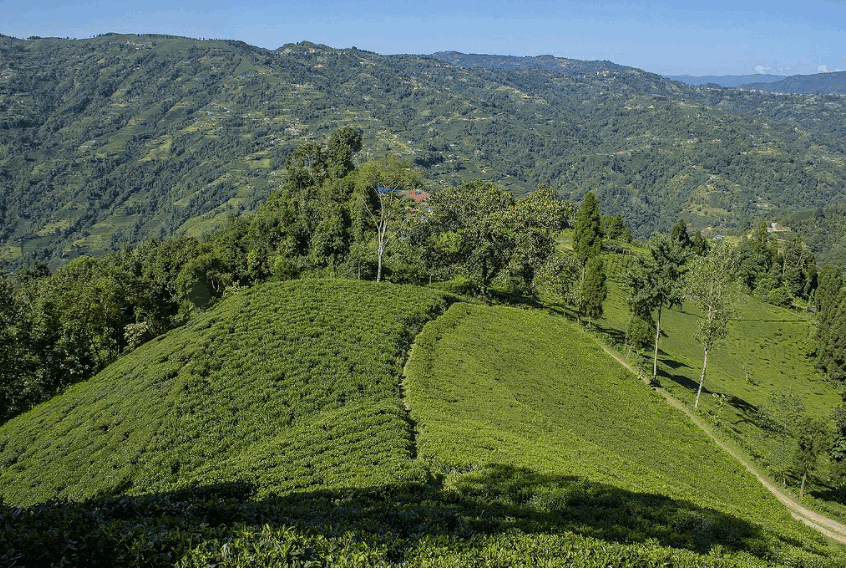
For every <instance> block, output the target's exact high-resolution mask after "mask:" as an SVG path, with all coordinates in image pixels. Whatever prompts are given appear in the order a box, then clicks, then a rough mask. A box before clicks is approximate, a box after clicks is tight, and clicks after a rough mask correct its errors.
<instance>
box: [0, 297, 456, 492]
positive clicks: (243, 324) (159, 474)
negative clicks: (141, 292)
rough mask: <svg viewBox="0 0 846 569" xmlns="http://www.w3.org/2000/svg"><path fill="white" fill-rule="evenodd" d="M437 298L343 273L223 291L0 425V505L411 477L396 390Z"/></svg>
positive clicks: (440, 306) (442, 302) (437, 308)
mask: <svg viewBox="0 0 846 569" xmlns="http://www.w3.org/2000/svg"><path fill="white" fill-rule="evenodd" d="M447 304H448V300H447V297H446V296H445V295H444V294H442V293H437V292H434V291H430V290H426V289H421V288H403V287H397V286H379V285H373V284H370V283H362V282H355V281H331V280H330V281H322V280H313V281H312V280H304V281H296V282H290V283H275V284H268V285H264V286H261V287H256V288H254V289H249V290H246V291H244V292H241V293H238V294H237V295H233V296H231V297H229V298H227V299H225V300H224V301H223V302H221V303H220V305H219V306H216V307H215V309H214V310H212V311H209V312H208V313H205V314H203V315H202V316H200V317H198V318H196V319H194V320H192V321H191V323H190V324H188V325H187V326H185V327H183V328H180V329H177V330H175V331H173V332H171V333H169V334H167V335H165V336H161V337H159V338H157V339H155V340H152V341H150V342H147V343H146V344H145V345H144V346H142V347H141V348H139V349H138V350H136V351H134V352H132V353H131V354H130V355H128V356H126V357H124V358H121V359H119V360H118V361H117V362H116V363H115V364H113V365H111V366H109V367H108V368H107V369H106V370H104V371H103V372H102V373H100V374H98V375H97V376H95V377H94V378H93V379H91V380H90V381H87V382H84V383H82V384H79V385H77V386H74V387H72V388H70V389H68V390H67V392H66V393H64V394H63V395H61V396H58V397H56V398H54V399H52V400H50V401H48V402H47V403H45V404H43V405H41V406H39V407H37V408H36V409H34V410H33V411H32V412H31V413H28V414H26V415H25V416H22V417H20V418H18V419H16V420H12V421H10V422H9V423H8V424H6V425H4V426H3V427H2V430H0V449H2V450H0V463H2V464H3V465H4V469H3V472H2V474H0V487H2V494H3V496H5V499H6V500H7V501H8V502H9V503H13V504H32V503H35V502H39V501H44V500H48V499H50V498H61V499H72V500H84V499H86V498H90V497H92V496H94V495H97V494H98V493H103V492H112V491H119V492H121V493H124V492H129V493H130V494H140V493H149V492H158V491H164V490H171V489H173V488H176V487H182V486H185V485H203V484H210V483H218V482H221V481H231V480H232V479H233V473H237V474H236V476H237V477H238V478H239V479H242V480H249V481H250V482H252V483H255V484H258V485H259V487H260V488H261V489H262V494H261V495H264V494H266V493H269V492H277V493H278V492H284V491H291V490H293V489H302V488H309V487H312V486H315V485H316V486H321V487H336V486H353V487H362V486H368V485H371V484H376V483H377V482H379V483H389V482H395V481H397V480H402V479H404V478H405V477H406V476H412V470H411V466H410V463H409V461H408V460H407V459H408V450H407V446H408V445H409V427H408V423H407V418H406V417H405V411H404V410H403V409H402V407H401V405H400V401H399V399H398V398H397V390H398V385H399V377H400V373H401V370H402V365H403V362H404V360H405V357H406V354H405V352H406V350H407V347H408V345H409V342H410V341H411V339H412V338H413V336H414V333H415V330H416V329H417V328H419V326H420V325H421V324H422V323H423V322H424V321H425V320H427V319H428V318H431V317H432V316H433V315H434V314H437V313H438V312H441V311H443V310H444V307H445V306H446V305H447Z"/></svg>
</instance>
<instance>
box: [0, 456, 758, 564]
mask: <svg viewBox="0 0 846 569" xmlns="http://www.w3.org/2000/svg"><path fill="white" fill-rule="evenodd" d="M0 513H2V516H3V518H4V519H0V527H3V524H9V525H6V527H7V530H8V528H9V527H11V528H13V529H12V531H11V532H10V531H7V532H6V535H7V538H6V539H7V540H9V541H7V543H5V544H2V548H0V555H2V553H3V551H4V548H5V549H6V550H7V553H6V556H5V557H0V562H2V563H4V564H14V565H38V566H47V565H51V564H70V565H79V564H82V565H89V566H92V565H117V566H125V565H173V564H174V563H177V562H179V560H180V559H183V557H184V556H185V555H188V554H191V555H194V554H195V550H192V549H191V548H192V547H193V548H197V547H198V546H199V545H200V544H205V545H203V547H207V548H209V547H211V548H212V549H213V548H218V549H219V548H220V547H221V544H224V543H230V542H232V543H237V537H238V536H240V535H243V534H244V533H245V532H246V533H247V534H250V535H259V534H262V533H263V532H264V533H266V532H267V531H269V530H268V528H271V529H273V528H276V529H277V530H278V531H284V532H289V533H290V532H294V534H296V535H303V536H311V537H312V538H313V537H314V536H315V535H317V534H319V535H321V536H324V537H323V538H321V539H324V541H325V539H330V540H331V539H334V538H336V537H337V536H338V535H340V534H341V533H344V532H346V534H350V533H351V534H352V535H354V536H355V537H354V539H355V540H357V541H358V542H361V543H366V544H369V545H368V546H369V547H372V548H375V549H378V550H379V551H381V552H382V554H381V555H382V557H381V558H380V559H377V560H376V561H377V564H392V565H393V564H402V563H403V561H404V556H405V553H406V551H407V550H408V549H409V548H412V547H415V546H416V545H419V544H420V542H421V540H425V539H429V538H435V539H438V540H440V541H439V542H441V543H442V542H444V541H447V542H448V541H450V540H455V539H458V540H459V541H461V540H466V539H470V538H472V537H474V536H475V537H478V536H480V535H482V536H483V535H495V534H503V533H506V532H508V533H513V532H517V533H519V534H535V533H541V532H543V533H556V534H560V533H561V532H573V533H575V534H579V535H582V536H588V537H592V538H597V539H600V540H603V541H609V542H619V543H643V542H644V541H645V540H651V541H653V542H657V543H658V544H661V545H663V546H672V547H677V548H685V549H689V550H693V551H696V552H699V553H708V552H709V551H711V550H712V549H713V548H714V547H715V546H719V548H722V549H723V550H729V551H734V550H746V551H751V552H753V553H755V554H757V555H764V556H765V557H766V556H767V555H768V553H769V552H768V550H767V545H766V543H767V540H766V539H764V538H763V536H762V532H761V529H760V528H759V527H758V526H756V525H753V524H751V523H749V522H747V521H744V520H741V519H739V518H736V517H734V516H731V515H728V514H725V513H722V512H719V511H717V510H714V509H710V508H703V507H701V506H698V505H696V504H693V503H691V502H688V501H685V500H675V499H671V498H668V497H666V496H662V495H659V494H643V493H637V492H630V491H627V490H623V489H620V488H616V487H614V486H610V485H607V484H600V483H596V482H591V481H589V480H585V479H582V478H577V477H572V476H549V475H543V474H539V473H537V472H534V471H532V470H528V469H522V468H514V467H510V466H503V465H492V466H488V467H485V468H481V469H478V470H475V471H473V472H469V473H464V474H460V475H457V476H455V477H453V478H451V479H450V483H449V484H447V485H444V484H443V483H442V481H441V480H440V479H438V480H431V481H429V482H428V483H407V484H404V485H394V486H386V487H377V488H367V489H350V490H314V491H308V492H300V493H294V494H289V495H285V496H281V497H274V496H271V497H267V498H256V488H255V487H254V486H253V485H251V484H250V483H248V482H243V481H238V482H231V483H220V484H214V485H210V486H198V487H190V488H186V489H183V490H178V491H174V492H167V493H160V494H149V495H144V496H139V497H134V496H114V497H101V498H97V499H92V500H89V501H87V502H84V503H74V502H47V503H44V504H39V505H36V506H32V507H30V508H26V509H23V510H19V509H15V508H7V507H3V508H2V512H0ZM250 532H252V533H250ZM286 535H287V534H286ZM255 539H258V538H255ZM288 539H293V538H291V537H290V536H289V537H288ZM303 539H304V538H303ZM214 540H217V541H214ZM233 540H234V541H233ZM11 544H14V549H13V554H12V555H11V556H10V555H9V553H8V548H9V547H10V545H11ZM45 544H49V545H48V546H45ZM209 544H212V545H209ZM256 546H257V547H258V545H256ZM192 551H193V552H194V553H192ZM14 552H17V553H14ZM310 555H312V557H310V558H302V559H293V560H291V559H288V560H286V559H277V561H278V562H282V563H285V562H291V563H294V564H303V563H307V562H311V563H316V564H318V565H331V564H333V563H332V560H331V558H326V557H321V556H320V555H319V551H318V549H314V550H313V551H312V553H311V554H310ZM194 559H195V561H196V560H197V558H194ZM210 561H211V560H210V559H209V558H199V562H200V564H207V563H209V562H210ZM361 562H364V561H361Z"/></svg>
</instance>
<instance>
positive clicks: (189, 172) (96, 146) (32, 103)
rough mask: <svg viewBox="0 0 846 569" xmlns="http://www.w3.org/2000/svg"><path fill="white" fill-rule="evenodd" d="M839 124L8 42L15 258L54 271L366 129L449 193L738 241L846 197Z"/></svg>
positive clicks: (331, 64) (457, 79)
mask: <svg viewBox="0 0 846 569" xmlns="http://www.w3.org/2000/svg"><path fill="white" fill-rule="evenodd" d="M438 58H440V59H438ZM447 60H448V61H447ZM844 116H846V104H844V101H843V100H842V98H840V97H837V96H805V95H789V96H786V95H770V94H764V93H760V92H742V91H736V90H727V89H710V88H696V87H689V86H687V85H684V84H681V83H677V82H672V81H670V80H667V79H664V78H662V77H659V76H657V75H653V74H650V73H645V72H643V71H640V70H637V69H632V68H626V67H622V66H618V65H614V64H610V63H607V62H574V61H572V60H566V59H561V58H551V57H544V58H511V59H509V58H497V57H495V56H491V57H487V56H486V57H480V56H464V55H462V54H438V55H437V58H435V57H426V56H411V55H397V56H383V55H378V54H375V53H370V52H365V51H361V50H357V49H355V48H353V49H343V50H336V49H331V48H328V47H325V46H318V45H313V44H309V43H302V44H297V45H287V46H284V47H282V48H280V49H278V50H275V51H269V50H265V49H261V48H257V47H252V46H249V45H246V44H244V43H241V42H234V41H199V40H192V39H185V38H175V37H164V36H124V35H113V34H109V35H105V36H100V37H97V38H93V39H87V40H61V39H30V40H19V39H14V38H8V37H2V38H0V189H2V191H0V243H2V250H0V259H2V260H3V262H4V264H5V265H6V266H7V267H10V268H14V267H18V266H21V265H24V264H29V263H30V262H32V261H33V260H40V261H43V262H47V263H49V264H50V265H51V266H56V265H58V264H61V263H62V262H63V259H69V258H73V257H75V256H78V255H80V254H84V253H102V252H105V251H109V250H115V249H117V248H119V247H120V246H121V245H122V244H125V243H130V244H132V243H137V242H140V241H142V240H144V239H145V238H148V237H151V236H156V237H164V236H169V235H172V234H185V233H187V234H189V235H198V234H201V233H204V232H205V231H207V230H208V229H211V228H213V227H215V226H218V225H219V224H220V223H221V222H222V221H223V220H224V219H225V218H226V216H227V214H229V213H230V212H231V213H237V212H240V211H245V210H247V211H249V210H253V209H255V208H256V207H257V205H258V204H260V203H262V202H263V201H264V199H265V198H266V197H267V196H268V195H269V194H270V193H271V192H272V191H273V190H274V189H275V188H276V187H277V185H278V183H279V181H280V180H281V176H282V174H283V167H284V164H285V158H286V156H287V155H288V154H289V153H290V152H291V151H292V149H293V148H294V147H296V146H297V145H298V144H299V143H301V142H303V141H305V140H312V139H316V140H323V139H324V138H325V136H326V135H327V134H328V133H329V132H331V131H334V130H335V129H337V128H338V127H340V126H344V125H352V126H355V127H358V128H360V129H362V132H363V136H364V143H365V144H364V147H365V148H367V149H369V155H367V154H365V155H364V156H363V157H362V158H372V157H380V156H384V155H388V154H400V155H404V156H406V157H409V158H412V159H413V160H414V162H415V163H416V164H417V165H418V166H421V167H423V168H424V170H425V173H426V175H427V177H428V179H429V182H428V183H429V184H430V185H431V186H433V188H437V187H444V186H457V185H460V184H461V183H463V182H465V181H468V180H471V179H478V178H483V179H490V180H494V181H497V182H500V183H501V184H502V185H503V187H506V188H508V189H510V190H512V191H514V192H516V193H517V194H522V193H526V192H528V191H530V190H532V189H534V188H535V187H537V186H538V185H539V184H541V183H546V184H549V185H551V186H552V187H553V188H555V189H556V190H557V191H558V192H559V195H561V196H562V197H564V198H570V199H576V200H580V199H581V198H582V196H583V195H584V194H585V193H586V192H587V191H589V190H592V191H594V192H595V193H596V195H597V197H598V199H599V201H600V203H601V205H602V207H603V210H604V211H607V212H608V213H617V212H620V213H621V214H622V216H623V219H624V221H625V222H626V223H627V224H628V225H629V226H630V227H631V228H632V230H633V232H634V233H635V235H637V236H641V237H643V236H646V235H648V234H649V233H650V232H651V231H652V230H654V229H663V230H665V231H666V230H669V228H670V227H671V226H672V224H673V223H675V221H676V220H677V219H678V218H679V217H683V218H686V219H687V220H688V222H689V224H690V225H691V226H692V227H693V228H702V227H707V226H711V227H714V228H715V231H718V232H724V231H729V230H732V229H736V228H745V227H747V226H748V224H749V223H750V222H751V221H752V220H753V219H759V218H767V219H773V218H776V217H777V216H780V215H783V214H787V213H790V212H793V211H796V210H800V209H804V210H808V209H817V208H820V207H823V206H824V205H825V204H827V203H829V202H830V201H831V200H833V199H843V198H844V197H846V196H844V195H843V194H844V188H846V184H844V181H846V134H844V133H846V121H844V120H843V119H844Z"/></svg>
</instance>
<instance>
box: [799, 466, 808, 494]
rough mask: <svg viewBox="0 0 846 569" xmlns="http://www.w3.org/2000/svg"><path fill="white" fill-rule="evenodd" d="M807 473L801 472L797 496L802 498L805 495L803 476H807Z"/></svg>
mask: <svg viewBox="0 0 846 569" xmlns="http://www.w3.org/2000/svg"><path fill="white" fill-rule="evenodd" d="M807 476H808V474H807V473H805V472H803V473H802V487H801V488H800V489H799V497H800V498H803V497H804V496H805V478H807Z"/></svg>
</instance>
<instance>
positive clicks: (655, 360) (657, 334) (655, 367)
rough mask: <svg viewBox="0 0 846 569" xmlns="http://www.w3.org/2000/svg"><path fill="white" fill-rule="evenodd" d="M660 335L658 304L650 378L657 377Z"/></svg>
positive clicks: (659, 307)
mask: <svg viewBox="0 0 846 569" xmlns="http://www.w3.org/2000/svg"><path fill="white" fill-rule="evenodd" d="M660 337H661V305H660V304H659V305H658V318H657V319H656V320H655V356H654V357H653V358H652V379H656V378H657V377H658V339H659V338H660Z"/></svg>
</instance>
